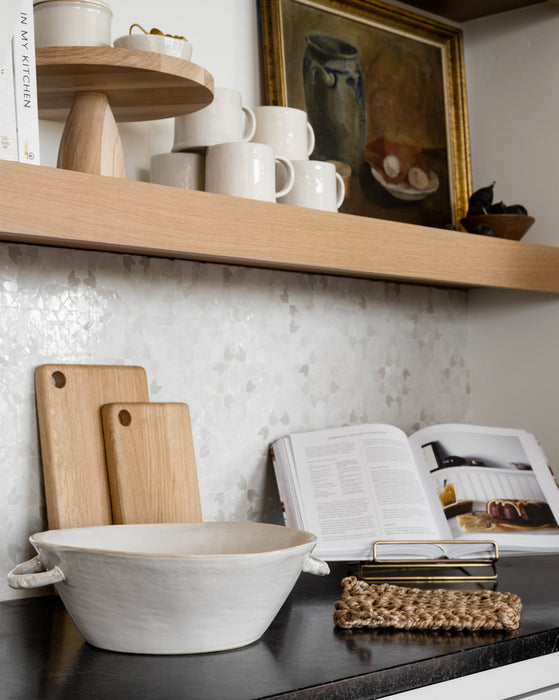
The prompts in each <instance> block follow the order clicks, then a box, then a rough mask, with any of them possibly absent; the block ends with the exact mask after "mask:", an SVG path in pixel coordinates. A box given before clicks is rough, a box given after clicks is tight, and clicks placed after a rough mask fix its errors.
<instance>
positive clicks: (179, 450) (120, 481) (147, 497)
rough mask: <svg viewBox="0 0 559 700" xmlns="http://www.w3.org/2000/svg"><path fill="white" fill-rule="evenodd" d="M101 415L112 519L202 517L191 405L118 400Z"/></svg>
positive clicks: (137, 520)
mask: <svg viewBox="0 0 559 700" xmlns="http://www.w3.org/2000/svg"><path fill="white" fill-rule="evenodd" d="M102 417H103V430H104V436H105V450H106V454H107V470H108V474H109V486H110V492H111V501H112V506H113V519H114V522H115V523H126V524H132V523H180V522H201V521H202V510H201V507H200V494H199V490H198V476H197V473H196V461H195V456H194V445H193V440H192V428H191V424H190V412H189V409H188V406H187V405H186V404H184V403H128V402H126V403H115V404H111V405H107V406H103V409H102Z"/></svg>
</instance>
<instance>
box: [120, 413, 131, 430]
mask: <svg viewBox="0 0 559 700" xmlns="http://www.w3.org/2000/svg"><path fill="white" fill-rule="evenodd" d="M118 420H119V421H120V424H121V425H123V426H124V427H125V428H127V427H128V426H129V425H130V423H132V416H131V415H130V413H129V412H128V411H125V410H122V411H119V413H118Z"/></svg>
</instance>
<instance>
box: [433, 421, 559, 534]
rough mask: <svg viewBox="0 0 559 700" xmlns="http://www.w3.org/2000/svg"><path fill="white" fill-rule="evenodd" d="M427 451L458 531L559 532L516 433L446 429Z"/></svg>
mask: <svg viewBox="0 0 559 700" xmlns="http://www.w3.org/2000/svg"><path fill="white" fill-rule="evenodd" d="M422 452H423V456H424V457H425V461H426V463H427V465H428V467H429V471H430V474H431V477H432V479H433V481H434V483H435V487H436V490H437V494H438V497H439V500H440V502H441V505H442V507H443V510H444V513H445V516H446V518H447V520H448V524H449V527H450V528H451V531H452V533H453V535H454V536H455V537H459V536H460V535H464V534H472V533H475V534H478V535H484V534H487V535H491V534H493V533H507V532H508V533H512V532H515V533H526V534H528V533H536V532H537V533H541V534H545V533H546V532H549V533H550V534H555V535H556V534H557V533H558V531H559V526H558V524H557V519H556V517H555V515H554V513H553V511H552V509H551V507H550V505H549V502H548V499H547V498H546V496H545V494H544V493H543V491H542V487H541V485H540V481H539V480H538V478H537V476H536V474H535V472H534V469H533V466H532V463H531V460H530V458H529V457H528V455H527V453H526V451H525V449H524V447H523V445H522V442H521V440H520V439H519V438H518V437H517V436H514V435H492V434H480V433H473V432H472V433H469V432H463V431H461V432H456V433H452V432H447V433H445V434H444V435H442V436H441V439H439V440H436V441H433V442H429V443H426V444H423V445H422ZM546 464H547V461H546ZM547 468H548V469H549V472H550V474H551V476H552V483H554V484H555V486H554V488H557V482H556V480H555V477H554V476H553V472H552V471H551V468H550V467H549V466H548V467H547Z"/></svg>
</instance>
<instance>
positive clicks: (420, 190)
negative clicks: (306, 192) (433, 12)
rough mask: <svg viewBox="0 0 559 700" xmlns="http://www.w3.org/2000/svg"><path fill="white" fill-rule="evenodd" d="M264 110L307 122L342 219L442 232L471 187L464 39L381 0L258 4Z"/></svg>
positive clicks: (461, 211)
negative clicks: (283, 109)
mask: <svg viewBox="0 0 559 700" xmlns="http://www.w3.org/2000/svg"><path fill="white" fill-rule="evenodd" d="M258 7H259V22H260V30H261V46H262V53H263V56H262V67H263V76H264V101H265V104H275V105H286V106H289V107H296V108H299V109H302V110H304V111H306V112H307V115H308V118H309V121H310V123H311V125H312V127H313V129H314V132H315V141H316V145H315V149H314V151H313V153H312V154H311V156H310V157H311V158H312V159H313V160H328V161H333V162H335V163H336V167H337V169H338V171H339V172H340V174H341V175H342V177H343V178H344V181H345V183H346V198H345V200H344V202H343V204H342V206H341V208H340V211H343V212H345V213H349V214H357V215H360V216H370V217H376V218H380V219H390V220H393V221H401V222H406V223H412V224H419V225H425V226H433V227H438V228H442V227H445V226H447V225H449V224H452V225H456V223H457V222H458V221H460V219H461V217H462V216H465V214H466V210H467V205H468V196H469V192H470V189H471V173H470V155H469V138H468V123H467V107H466V88H465V74H464V60H463V45H462V33H461V31H460V30H459V29H457V28H455V27H452V26H448V25H446V24H443V23H440V22H437V21H434V20H432V19H427V18H425V17H422V16H420V15H417V14H415V13H411V12H408V11H406V10H402V9H399V8H396V7H392V6H390V5H386V4H384V3H382V2H378V1H377V0H349V1H346V2H338V1H337V0H258Z"/></svg>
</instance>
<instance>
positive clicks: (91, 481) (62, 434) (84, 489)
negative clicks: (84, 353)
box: [35, 364, 149, 529]
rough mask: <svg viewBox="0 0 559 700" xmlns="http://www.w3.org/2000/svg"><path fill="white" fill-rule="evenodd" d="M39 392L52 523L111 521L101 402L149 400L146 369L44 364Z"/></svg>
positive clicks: (37, 386)
mask: <svg viewBox="0 0 559 700" xmlns="http://www.w3.org/2000/svg"><path fill="white" fill-rule="evenodd" d="M35 391H36V397H37V412H38V419H39V434H40V439H41V454H42V460H43V474H44V481H45V496H46V502H47V517H48V525H49V528H50V529H57V528H66V527H84V526H87V525H109V524H111V523H112V522H113V518H112V512H111V500H110V492H109V481H108V476H107V467H106V462H105V445H104V440H103V424H102V421H101V407H102V406H103V405H104V404H108V403H113V402H115V401H149V391H148V384H147V377H146V372H145V370H144V369H143V367H127V366H120V365H118V366H117V365H64V364H61V365H54V364H52V365H41V366H40V367H37V368H36V370H35Z"/></svg>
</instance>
